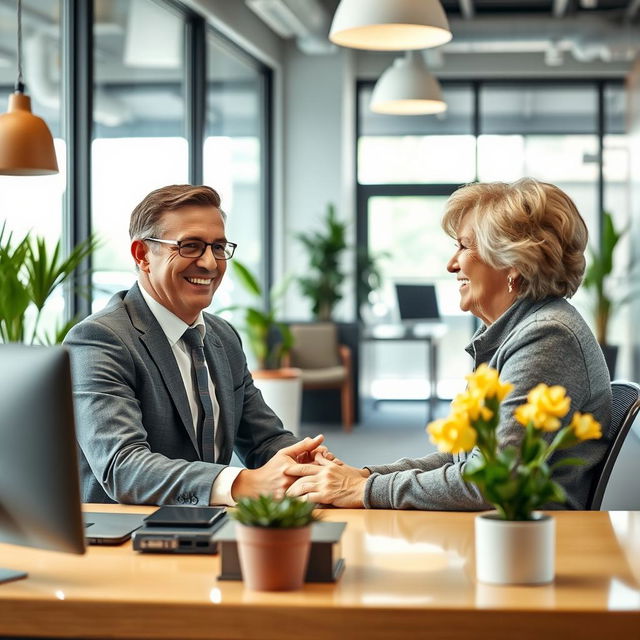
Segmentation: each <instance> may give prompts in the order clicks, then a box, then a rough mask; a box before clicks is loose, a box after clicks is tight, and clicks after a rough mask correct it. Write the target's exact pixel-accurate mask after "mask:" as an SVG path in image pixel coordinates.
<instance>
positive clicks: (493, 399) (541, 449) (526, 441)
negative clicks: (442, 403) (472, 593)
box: [427, 364, 602, 584]
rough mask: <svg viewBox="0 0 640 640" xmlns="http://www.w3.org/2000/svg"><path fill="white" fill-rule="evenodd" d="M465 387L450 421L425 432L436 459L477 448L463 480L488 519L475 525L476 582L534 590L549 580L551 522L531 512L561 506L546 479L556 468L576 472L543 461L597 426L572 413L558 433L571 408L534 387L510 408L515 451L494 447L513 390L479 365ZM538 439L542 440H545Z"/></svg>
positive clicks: (562, 396)
mask: <svg viewBox="0 0 640 640" xmlns="http://www.w3.org/2000/svg"><path fill="white" fill-rule="evenodd" d="M467 380H468V383H469V384H468V387H467V390H466V391H465V392H464V393H461V394H459V395H458V396H456V398H455V399H454V400H453V402H452V403H451V408H452V410H451V414H450V415H449V416H448V417H447V418H443V419H440V420H435V421H434V422H431V423H430V424H429V425H428V426H427V432H428V433H429V434H430V436H431V440H432V441H433V442H434V443H435V444H436V445H437V446H438V448H439V449H440V451H445V452H448V453H454V454H455V453H460V452H463V451H470V450H471V449H473V448H474V447H476V448H477V454H476V455H474V456H473V457H471V458H469V459H468V460H467V463H466V465H465V469H464V473H463V477H464V479H465V480H467V481H469V482H472V483H473V484H475V485H476V486H477V487H478V489H479V490H480V493H482V495H483V497H484V499H485V500H486V501H487V502H489V503H490V504H492V505H493V506H494V507H495V509H496V511H492V512H489V513H484V514H480V515H478V516H477V517H476V526H475V531H476V575H477V578H478V580H479V581H480V582H488V583H494V584H542V583H546V582H551V580H553V577H554V557H555V527H554V520H553V519H552V518H551V517H550V516H548V515H545V514H543V513H541V512H538V511H537V510H538V509H540V508H542V507H544V506H545V505H547V504H549V503H562V502H564V501H565V494H564V491H563V489H562V487H561V486H560V485H559V484H557V483H556V482H555V481H554V480H553V479H552V475H553V472H554V470H555V469H557V468H558V467H561V466H563V465H576V464H582V460H580V459H578V458H569V457H564V458H561V459H559V460H556V461H555V462H554V463H553V464H550V463H549V459H550V457H551V456H552V455H553V454H554V453H555V452H556V451H559V450H561V449H567V448H568V447H571V446H573V445H575V444H577V443H579V442H582V441H583V440H588V439H594V438H600V437H601V436H602V432H601V429H600V424H599V423H598V422H596V421H595V420H594V419H593V417H592V416H591V415H590V414H581V413H579V412H575V413H574V414H573V416H572V419H571V422H570V423H569V424H568V425H567V426H565V427H563V428H560V427H561V419H562V418H564V417H565V416H566V415H567V414H568V413H569V407H570V403H571V400H570V398H568V397H567V396H566V391H565V389H564V388H563V387H561V386H553V387H548V386H547V385H545V384H539V385H537V386H536V387H534V388H533V389H532V390H531V391H530V392H529V394H528V396H527V402H526V403H525V404H523V405H521V406H519V407H517V408H516V410H515V413H514V416H515V419H516V420H517V421H518V422H519V423H520V424H521V425H522V427H523V430H524V431H523V437H522V440H521V442H520V445H519V446H507V447H503V448H501V447H499V446H498V437H497V432H498V427H499V418H500V403H501V402H502V400H504V398H505V397H506V396H507V395H508V394H509V393H510V392H511V390H512V388H513V386H512V385H511V384H509V383H508V382H502V381H501V380H500V379H499V376H498V372H497V371H496V370H495V369H492V368H490V367H488V366H487V365H486V364H482V365H480V366H479V367H478V368H477V370H476V371H475V372H474V373H473V374H471V375H469V376H467ZM553 433H555V435H553V436H552V437H550V438H548V439H547V438H545V434H553Z"/></svg>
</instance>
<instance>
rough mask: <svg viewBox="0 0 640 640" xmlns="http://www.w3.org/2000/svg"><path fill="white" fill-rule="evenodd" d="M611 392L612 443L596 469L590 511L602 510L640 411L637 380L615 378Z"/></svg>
mask: <svg viewBox="0 0 640 640" xmlns="http://www.w3.org/2000/svg"><path fill="white" fill-rule="evenodd" d="M611 393H612V395H613V401H612V404H611V427H610V429H609V431H610V434H611V435H610V437H611V443H610V444H609V448H608V449H607V452H606V453H605V456H604V459H603V460H602V462H601V463H600V465H599V466H598V467H597V469H596V471H595V474H596V475H595V480H594V481H593V486H592V487H591V492H590V494H589V499H588V500H587V509H588V510H590V511H599V510H600V506H601V505H602V498H603V497H604V492H605V489H606V488H607V483H608V482H609V477H610V476H611V472H612V471H613V467H614V465H615V463H616V459H617V457H618V454H619V453H620V449H621V448H622V444H623V443H624V440H625V438H626V437H627V434H628V433H629V430H630V429H631V425H633V421H634V420H635V418H636V416H637V415H638V412H639V411H640V386H638V385H637V384H636V383H635V382H627V381H625V380H615V381H614V382H612V383H611Z"/></svg>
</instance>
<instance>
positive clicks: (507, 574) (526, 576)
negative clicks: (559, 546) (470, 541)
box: [475, 511, 556, 584]
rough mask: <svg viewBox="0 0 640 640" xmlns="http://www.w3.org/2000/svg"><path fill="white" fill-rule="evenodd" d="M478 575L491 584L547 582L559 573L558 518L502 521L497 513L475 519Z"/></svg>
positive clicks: (540, 515)
mask: <svg viewBox="0 0 640 640" xmlns="http://www.w3.org/2000/svg"><path fill="white" fill-rule="evenodd" d="M475 535H476V578H477V579H478V581H479V582H484V583H487V584H545V583H548V582H551V581H552V580H553V577H554V574H555V539H556V530H555V520H554V519H553V518H552V517H551V516H547V515H544V514H542V513H538V512H534V513H533V520H526V521H519V520H518V521H516V520H502V519H501V518H500V517H499V516H498V514H497V512H495V511H491V512H489V513H481V514H480V515H477V516H476V519H475Z"/></svg>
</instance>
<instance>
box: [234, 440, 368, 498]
mask: <svg viewBox="0 0 640 640" xmlns="http://www.w3.org/2000/svg"><path fill="white" fill-rule="evenodd" d="M323 441H324V436H323V435H322V434H319V435H317V436H315V437H313V438H309V437H307V438H304V440H301V441H300V442H297V443H296V444H294V445H291V446H289V447H284V448H283V449H280V451H278V453H276V454H275V455H274V456H273V457H272V458H271V459H270V460H269V461H268V462H267V463H266V464H264V465H263V466H262V467H260V468H258V469H244V470H243V471H242V472H240V474H239V475H238V477H237V478H236V481H235V482H234V485H233V495H234V497H236V496H238V497H240V496H243V495H249V496H251V495H258V494H260V493H272V494H274V495H276V496H284V495H288V496H296V497H299V498H302V499H305V500H310V501H311V502H317V503H318V504H333V505H335V506H336V507H347V508H348V507H351V508H357V507H362V506H363V504H362V502H363V495H364V486H365V484H366V481H367V478H368V477H369V475H370V472H369V470H368V469H357V468H355V467H351V466H349V465H347V464H345V463H344V462H343V461H342V460H340V459H338V458H336V456H335V455H334V454H333V453H331V452H330V451H329V450H328V449H327V447H326V446H325V445H323V444H322V442H323Z"/></svg>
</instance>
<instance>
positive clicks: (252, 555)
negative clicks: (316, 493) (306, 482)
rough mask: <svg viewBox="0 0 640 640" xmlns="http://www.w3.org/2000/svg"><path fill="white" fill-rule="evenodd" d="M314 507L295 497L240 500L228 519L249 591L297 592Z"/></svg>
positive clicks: (304, 568) (308, 548)
mask: <svg viewBox="0 0 640 640" xmlns="http://www.w3.org/2000/svg"><path fill="white" fill-rule="evenodd" d="M314 507H315V505H314V504H313V503H312V502H306V501H303V500H300V499H298V498H292V497H283V498H274V497H273V496H270V495H262V496H258V497H257V498H240V500H238V504H237V506H236V508H235V509H234V510H233V511H231V513H230V515H231V517H232V518H233V519H234V520H236V521H237V522H238V524H239V526H238V527H237V529H236V531H237V533H236V537H237V540H238V555H239V558H240V567H241V569H242V578H243V580H244V583H245V585H246V586H247V587H248V588H249V589H254V590H258V591H289V590H293V589H300V588H301V587H302V585H303V583H304V576H305V573H306V570H307V563H308V561H309V552H310V551H311V527H310V526H309V525H310V524H311V523H312V522H314V521H315V520H317V519H318V518H317V517H316V516H315V515H314V513H313V509H314Z"/></svg>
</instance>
